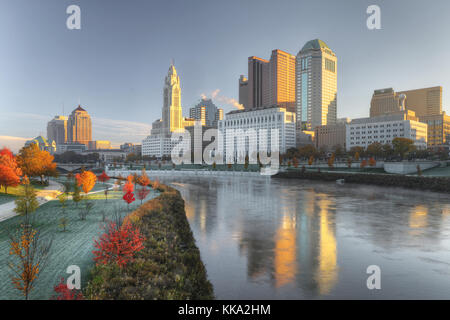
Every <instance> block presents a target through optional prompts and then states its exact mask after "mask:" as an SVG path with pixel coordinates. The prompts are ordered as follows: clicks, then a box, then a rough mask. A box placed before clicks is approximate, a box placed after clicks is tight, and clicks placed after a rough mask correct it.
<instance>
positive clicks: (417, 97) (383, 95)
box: [370, 86, 442, 117]
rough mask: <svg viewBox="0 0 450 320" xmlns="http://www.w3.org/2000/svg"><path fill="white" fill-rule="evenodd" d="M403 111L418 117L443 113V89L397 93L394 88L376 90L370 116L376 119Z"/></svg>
mask: <svg viewBox="0 0 450 320" xmlns="http://www.w3.org/2000/svg"><path fill="white" fill-rule="evenodd" d="M401 110H411V111H414V112H415V113H416V115H417V116H419V117H423V116H433V115H440V114H441V113H442V87H440V86H438V87H432V88H424V89H415V90H407V91H400V92H395V91H394V89H393V88H386V89H379V90H375V91H374V93H373V96H372V100H371V102H370V116H371V117H375V116H379V115H383V114H386V113H391V112H398V111H401Z"/></svg>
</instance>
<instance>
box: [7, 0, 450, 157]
mask: <svg viewBox="0 0 450 320" xmlns="http://www.w3.org/2000/svg"><path fill="white" fill-rule="evenodd" d="M73 4H75V5H78V6H79V7H80V8H81V29H80V30H69V29H68V28H67V27H66V20H67V18H68V17H69V15H68V14H67V13H66V9H67V7H68V6H69V5H73ZM373 4H376V5H378V6H380V8H381V30H369V29H368V28H367V26H366V20H367V18H368V14H367V13H366V10H367V7H368V6H369V5H373ZM449 13H450V1H448V0H433V1H418V0H395V1H393V0H384V1H382V0H369V1H367V0H345V1H336V0H314V1H302V0H270V1H267V0H240V1H236V0H227V1H224V0H222V1H218V0H161V1H160V0H127V1H125V0H120V1H119V0H41V1H34V0H27V1H25V0H0V48H1V49H0V147H3V146H8V147H10V148H12V149H13V150H17V149H18V148H20V147H21V146H22V145H23V143H24V141H25V140H26V139H29V138H34V137H35V136H38V135H39V134H43V135H44V136H45V135H46V126H47V122H48V121H49V120H51V118H53V117H54V116H55V115H60V114H63V113H64V115H68V114H69V113H70V112H71V111H72V110H73V109H75V108H76V106H77V105H78V103H79V102H81V105H82V106H83V107H84V108H85V109H86V110H87V111H88V112H89V114H90V115H91V117H92V122H93V139H94V140H111V141H112V143H113V145H115V146H117V145H118V144H120V143H123V142H135V143H140V142H141V141H142V139H143V138H145V136H147V135H148V134H149V131H150V128H151V123H152V122H153V121H154V120H156V119H158V118H160V117H161V108H162V90H163V82H164V77H165V75H166V74H167V71H168V68H169V65H170V62H171V60H172V59H173V60H174V61H175V66H176V68H177V71H178V74H179V76H180V80H181V88H182V106H183V113H184V115H185V116H188V112H189V108H190V107H192V106H194V105H195V104H196V103H197V102H198V101H199V99H200V97H201V95H202V94H205V95H207V96H211V94H212V93H213V92H215V91H216V92H217V90H219V95H218V96H219V97H221V98H219V99H218V101H215V102H216V105H218V106H219V107H223V108H224V109H225V112H228V111H231V110H233V109H234V107H233V106H232V105H231V104H227V101H228V100H227V99H231V98H233V99H238V79H239V75H241V74H245V75H246V74H247V58H248V57H249V56H253V55H255V56H259V57H261V58H265V59H269V58H270V54H271V51H272V50H273V49H281V50H284V51H287V52H290V53H292V54H297V53H298V51H299V50H300V49H301V48H302V47H303V45H304V44H305V43H306V42H307V41H309V40H311V39H316V38H319V39H321V40H323V41H325V43H327V44H328V46H329V47H330V48H331V49H332V50H333V51H334V52H335V53H336V55H337V58H338V107H337V110H338V111H337V112H338V117H350V118H357V117H365V116H368V115H369V106H370V99H371V96H372V93H373V90H375V89H380V88H387V87H393V88H394V89H395V90H396V91H400V90H409V89H416V88H424V87H431V86H437V85H440V86H443V108H444V110H445V111H450V108H449V103H450V100H449V99H450V96H449V95H448V92H447V88H450V77H449V76H448V75H449V74H450V59H449V57H448V56H449V52H450V38H449V37H448V34H449V31H450V19H449V17H448V14H449Z"/></svg>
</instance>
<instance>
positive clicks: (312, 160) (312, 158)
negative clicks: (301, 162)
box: [308, 156, 314, 166]
mask: <svg viewBox="0 0 450 320" xmlns="http://www.w3.org/2000/svg"><path fill="white" fill-rule="evenodd" d="M313 162H314V156H310V157H309V159H308V165H310V166H311V165H312V164H313Z"/></svg>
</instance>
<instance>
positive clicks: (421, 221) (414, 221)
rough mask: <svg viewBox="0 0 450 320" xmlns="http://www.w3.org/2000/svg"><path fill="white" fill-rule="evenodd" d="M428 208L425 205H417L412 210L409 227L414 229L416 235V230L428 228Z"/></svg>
mask: <svg viewBox="0 0 450 320" xmlns="http://www.w3.org/2000/svg"><path fill="white" fill-rule="evenodd" d="M427 217H428V208H427V207H425V206H423V205H416V206H414V207H413V208H412V209H411V213H410V215H409V227H410V228H411V229H412V230H411V232H412V233H414V232H415V230H414V229H420V228H425V227H427V226H428V221H427Z"/></svg>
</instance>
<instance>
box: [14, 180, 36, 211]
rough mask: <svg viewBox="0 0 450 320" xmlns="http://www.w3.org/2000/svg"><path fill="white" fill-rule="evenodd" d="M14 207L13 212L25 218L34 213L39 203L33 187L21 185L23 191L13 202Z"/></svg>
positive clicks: (28, 184)
mask: <svg viewBox="0 0 450 320" xmlns="http://www.w3.org/2000/svg"><path fill="white" fill-rule="evenodd" d="M15 204H16V207H15V208H14V212H16V213H18V214H20V215H22V216H25V217H27V216H28V215H29V214H30V213H32V212H34V211H36V209H37V208H38V207H39V202H38V201H37V198H36V191H35V190H34V188H33V186H31V185H30V183H29V181H28V183H25V184H24V185H23V190H22V192H21V195H20V196H19V198H17V199H16V200H15Z"/></svg>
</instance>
